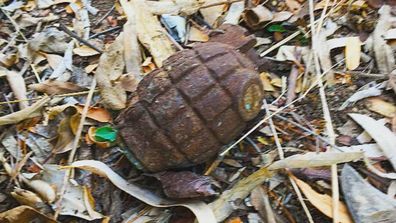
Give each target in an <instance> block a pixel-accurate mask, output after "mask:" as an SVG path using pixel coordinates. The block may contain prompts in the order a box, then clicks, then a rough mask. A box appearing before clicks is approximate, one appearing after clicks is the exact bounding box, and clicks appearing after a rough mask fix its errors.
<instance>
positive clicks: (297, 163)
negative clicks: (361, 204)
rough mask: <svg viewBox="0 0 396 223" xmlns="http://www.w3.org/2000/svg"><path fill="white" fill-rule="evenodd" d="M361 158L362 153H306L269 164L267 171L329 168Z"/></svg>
mask: <svg viewBox="0 0 396 223" xmlns="http://www.w3.org/2000/svg"><path fill="white" fill-rule="evenodd" d="M362 158H363V153H362V152H351V153H339V152H320V153H316V152H308V153H306V154H302V155H301V154H297V155H293V156H289V157H287V158H285V159H283V160H278V161H276V162H274V163H273V164H271V165H270V166H269V167H268V169H269V170H276V169H281V168H308V167H319V166H331V165H333V164H338V163H345V162H351V161H356V160H360V159H362Z"/></svg>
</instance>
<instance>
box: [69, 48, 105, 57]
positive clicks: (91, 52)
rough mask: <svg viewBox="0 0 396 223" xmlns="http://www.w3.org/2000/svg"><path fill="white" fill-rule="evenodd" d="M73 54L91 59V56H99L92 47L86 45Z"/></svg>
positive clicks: (74, 50) (76, 49)
mask: <svg viewBox="0 0 396 223" xmlns="http://www.w3.org/2000/svg"><path fill="white" fill-rule="evenodd" d="M73 53H74V54H77V55H79V56H81V57H89V56H95V55H98V54H99V52H98V51H96V50H94V49H92V48H91V47H88V46H86V45H82V46H80V47H78V48H75V49H73Z"/></svg>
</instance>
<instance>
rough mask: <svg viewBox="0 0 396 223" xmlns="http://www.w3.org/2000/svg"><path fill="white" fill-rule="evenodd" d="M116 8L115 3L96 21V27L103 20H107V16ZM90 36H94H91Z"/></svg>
mask: <svg viewBox="0 0 396 223" xmlns="http://www.w3.org/2000/svg"><path fill="white" fill-rule="evenodd" d="M114 9H115V5H113V6H112V7H111V9H110V10H109V11H108V12H106V13H105V14H104V15H103V16H102V18H100V19H99V20H98V21H96V22H95V24H94V27H96V26H98V25H99V24H100V23H101V22H102V21H103V20H105V19H106V18H107V16H109V15H110V13H112V12H113V10H114ZM90 38H93V37H90Z"/></svg>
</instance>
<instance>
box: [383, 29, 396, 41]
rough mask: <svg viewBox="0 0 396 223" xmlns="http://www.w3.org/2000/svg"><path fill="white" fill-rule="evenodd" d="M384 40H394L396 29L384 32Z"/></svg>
mask: <svg viewBox="0 0 396 223" xmlns="http://www.w3.org/2000/svg"><path fill="white" fill-rule="evenodd" d="M384 39H386V40H390V39H396V29H390V30H388V31H386V34H385V37H384Z"/></svg>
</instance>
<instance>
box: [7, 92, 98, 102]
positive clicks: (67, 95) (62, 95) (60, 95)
mask: <svg viewBox="0 0 396 223" xmlns="http://www.w3.org/2000/svg"><path fill="white" fill-rule="evenodd" d="M89 92H90V91H80V92H74V93H67V94H56V95H51V97H69V96H78V95H84V94H88V93H89ZM96 92H98V90H97V89H96V90H94V93H96ZM42 98H43V97H37V98H28V99H24V100H13V101H0V105H4V104H8V103H10V104H14V103H19V102H21V101H36V100H40V99H42Z"/></svg>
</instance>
